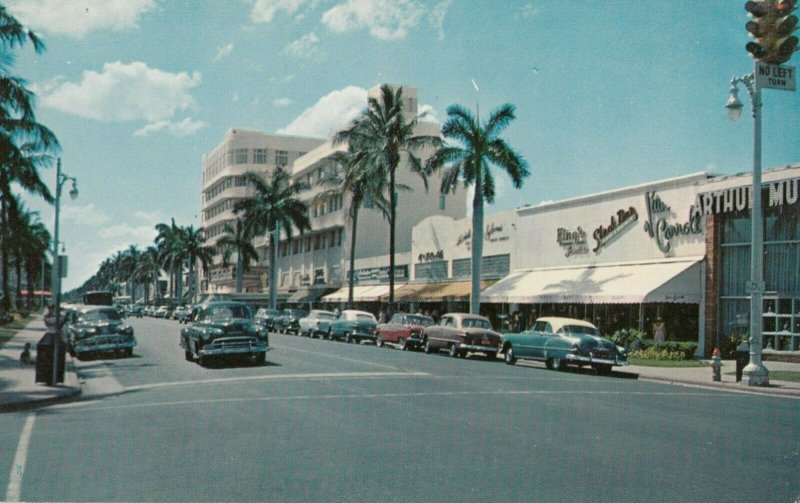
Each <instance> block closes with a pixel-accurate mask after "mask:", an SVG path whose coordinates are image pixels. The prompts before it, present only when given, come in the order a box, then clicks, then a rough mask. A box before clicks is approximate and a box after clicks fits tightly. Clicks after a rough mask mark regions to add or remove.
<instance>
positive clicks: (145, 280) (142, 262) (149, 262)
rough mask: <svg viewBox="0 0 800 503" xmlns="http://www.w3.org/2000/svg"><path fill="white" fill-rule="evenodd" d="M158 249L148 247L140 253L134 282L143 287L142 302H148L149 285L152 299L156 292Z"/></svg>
mask: <svg viewBox="0 0 800 503" xmlns="http://www.w3.org/2000/svg"><path fill="white" fill-rule="evenodd" d="M159 269H160V267H159V265H158V248H156V247H155V246H148V247H147V248H146V249H145V250H144V251H142V254H141V257H140V259H139V262H138V264H136V270H135V271H134V275H135V276H136V281H137V282H139V283H141V284H142V285H144V301H145V302H150V285H153V297H155V296H156V295H157V292H158V271H159Z"/></svg>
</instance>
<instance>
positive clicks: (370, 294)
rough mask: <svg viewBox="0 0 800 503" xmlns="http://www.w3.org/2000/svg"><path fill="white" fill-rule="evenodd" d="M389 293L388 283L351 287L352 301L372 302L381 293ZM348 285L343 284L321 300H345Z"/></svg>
mask: <svg viewBox="0 0 800 503" xmlns="http://www.w3.org/2000/svg"><path fill="white" fill-rule="evenodd" d="M388 293H389V285H358V286H354V287H353V302H374V301H377V300H380V297H381V295H385V294H388ZM347 296H348V287H347V286H343V287H341V288H340V289H338V290H336V291H335V292H333V293H330V294H328V295H326V296H324V297H322V300H323V301H325V302H347Z"/></svg>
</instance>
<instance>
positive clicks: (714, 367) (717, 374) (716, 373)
mask: <svg viewBox="0 0 800 503" xmlns="http://www.w3.org/2000/svg"><path fill="white" fill-rule="evenodd" d="M711 373H712V374H711V375H712V376H713V377H714V382H720V381H722V352H720V350H719V348H714V351H713V352H712V353H711Z"/></svg>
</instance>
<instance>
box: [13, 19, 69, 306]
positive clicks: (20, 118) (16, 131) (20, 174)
mask: <svg viewBox="0 0 800 503" xmlns="http://www.w3.org/2000/svg"><path fill="white" fill-rule="evenodd" d="M26 42H31V44H32V45H33V47H34V50H35V51H36V52H37V53H38V52H42V51H43V50H44V44H43V43H42V42H41V40H39V38H38V37H37V36H36V35H35V34H34V33H32V32H30V31H29V30H28V29H27V28H25V27H24V26H23V25H21V24H20V23H19V22H18V21H17V20H16V18H14V17H13V16H12V15H11V14H9V13H8V11H7V10H6V8H5V7H4V6H2V5H0V241H2V249H1V250H0V252H2V260H1V262H2V271H0V275H2V277H3V280H2V282H3V284H2V291H3V300H2V302H3V307H5V308H6V309H7V308H8V307H9V306H10V302H11V298H10V295H9V293H10V292H9V285H8V266H9V256H8V252H9V249H8V243H9V235H8V225H7V219H8V205H9V198H11V197H12V192H11V186H12V184H14V183H16V184H18V185H19V186H20V187H22V189H23V190H25V191H27V192H30V193H32V194H34V195H40V196H42V197H43V198H44V199H45V200H46V201H47V202H52V200H53V198H52V196H51V195H50V192H49V190H48V189H47V186H46V185H44V183H42V181H41V180H40V179H39V175H38V168H39V167H42V166H46V165H47V163H48V162H49V161H50V160H51V159H49V158H48V159H47V160H45V158H42V157H40V156H39V154H41V153H45V152H48V151H56V150H57V149H58V140H57V139H56V137H55V135H54V134H53V133H52V132H51V131H50V130H49V129H47V128H46V127H45V126H43V125H41V124H39V123H37V122H36V120H35V114H34V111H33V101H34V100H33V94H32V93H31V92H30V91H29V90H28V89H27V88H26V87H25V81H24V80H22V79H20V78H18V77H15V76H13V75H11V74H10V73H9V66H10V64H11V63H12V62H13V60H14V57H13V54H11V52H10V50H11V49H14V48H15V47H16V46H22V45H24V44H25V43H26Z"/></svg>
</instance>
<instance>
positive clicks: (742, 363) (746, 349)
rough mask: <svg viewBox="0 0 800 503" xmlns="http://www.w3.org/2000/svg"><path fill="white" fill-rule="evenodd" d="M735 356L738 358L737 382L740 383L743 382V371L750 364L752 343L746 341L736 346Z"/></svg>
mask: <svg viewBox="0 0 800 503" xmlns="http://www.w3.org/2000/svg"><path fill="white" fill-rule="evenodd" d="M734 356H735V357H736V382H739V381H741V380H742V371H743V370H744V368H745V367H746V366H747V364H748V363H750V343H749V342H747V341H744V342H743V343H741V344H739V345H738V346H736V351H734Z"/></svg>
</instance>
